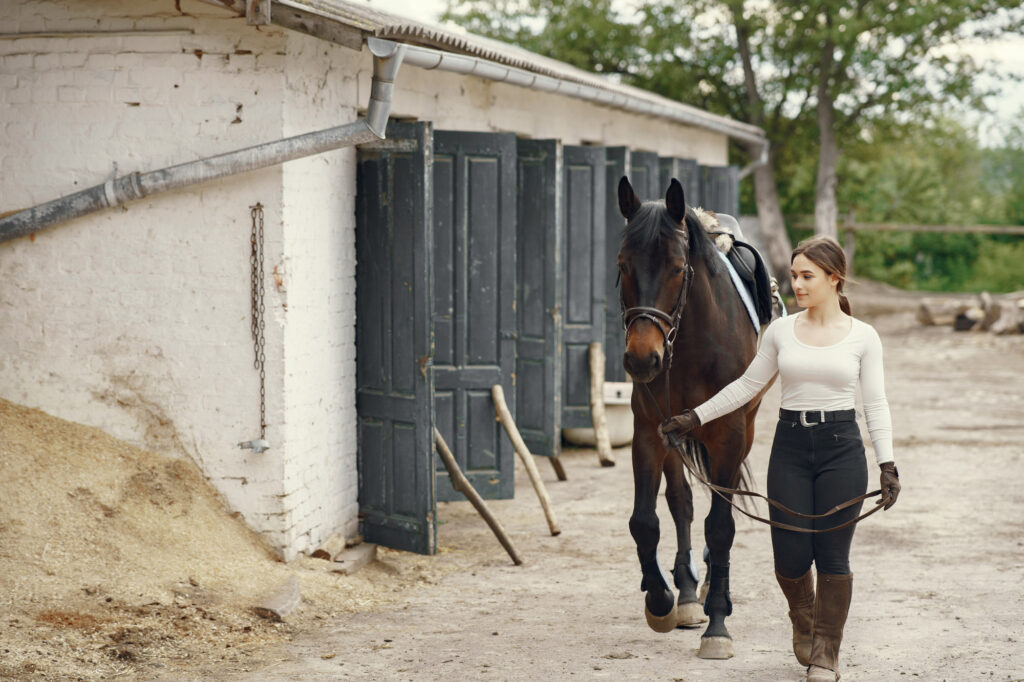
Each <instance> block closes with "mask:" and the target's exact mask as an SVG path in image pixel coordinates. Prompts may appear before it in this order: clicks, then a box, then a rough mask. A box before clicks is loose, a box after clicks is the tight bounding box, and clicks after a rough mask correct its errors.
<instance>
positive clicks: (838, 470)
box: [768, 420, 868, 578]
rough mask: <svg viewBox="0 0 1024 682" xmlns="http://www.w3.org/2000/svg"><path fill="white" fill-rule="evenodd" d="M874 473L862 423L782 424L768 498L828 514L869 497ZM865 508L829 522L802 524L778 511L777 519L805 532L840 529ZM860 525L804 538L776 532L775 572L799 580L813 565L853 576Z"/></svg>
mask: <svg viewBox="0 0 1024 682" xmlns="http://www.w3.org/2000/svg"><path fill="white" fill-rule="evenodd" d="M867 485H868V470H867V463H866V462H865V458H864V441H863V440H862V439H861V435H860V429H858V428H857V423H856V422H852V421H848V422H829V423H825V424H814V425H811V426H803V425H801V424H799V423H797V422H789V421H782V420H780V421H779V423H778V426H777V427H776V428H775V441H774V442H773V443H772V455H771V459H770V460H769V462H768V497H770V498H772V499H773V500H777V501H779V502H780V503H782V504H784V505H786V506H787V507H789V508H790V509H792V510H794V511H798V512H800V513H802V514H823V513H825V512H827V511H828V510H830V509H832V508H833V507H835V506H836V505H838V504H842V503H843V502H846V501H847V500H851V499H853V498H855V497H858V496H860V495H863V494H864V492H865V491H866V490H867ZM860 508H861V504H856V505H854V506H852V507H849V508H847V509H844V510H842V511H841V512H838V513H836V514H833V515H831V516H828V517H826V518H823V519H801V518H799V517H796V516H793V515H791V514H787V513H785V512H782V511H779V510H777V509H775V508H774V507H772V508H771V509H770V511H771V519H772V520H773V521H779V522H782V523H788V524H790V525H792V526H797V527H800V528H815V529H820V528H834V527H835V526H838V525H840V524H841V523H843V522H845V521H849V520H850V519H853V518H856V516H857V515H858V514H859V513H860ZM856 527H857V526H856V524H854V525H852V526H850V527H848V528H844V529H842V530H837V531H834V532H832V533H798V532H796V531H791V530H783V529H781V528H774V527H773V528H772V550H773V553H774V555H775V570H776V571H778V572H779V573H780V574H781V575H782V576H784V577H786V578H799V577H801V576H802V575H804V574H805V573H807V571H808V570H809V569H810V568H811V563H812V562H813V563H814V564H815V566H816V567H817V569H818V572H819V573H829V574H833V575H846V574H848V573H849V572H850V545H851V544H852V543H853V531H854V529H856Z"/></svg>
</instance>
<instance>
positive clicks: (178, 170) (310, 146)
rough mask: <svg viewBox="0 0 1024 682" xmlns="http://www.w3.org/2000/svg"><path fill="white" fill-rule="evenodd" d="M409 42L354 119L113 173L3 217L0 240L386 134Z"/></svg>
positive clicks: (384, 65) (381, 66)
mask: <svg viewBox="0 0 1024 682" xmlns="http://www.w3.org/2000/svg"><path fill="white" fill-rule="evenodd" d="M404 53H405V47H404V46H399V47H398V49H396V50H392V51H391V52H390V54H388V55H387V56H375V57H374V60H373V81H372V84H371V87H370V100H369V103H368V105H367V113H366V116H365V117H364V118H360V119H358V120H356V121H353V122H352V123H346V124H344V125H340V126H337V127H335V128H328V129H326V130H319V131H316V132H312V133H305V134H303V135H296V136H294V137H288V138H284V139H282V140H275V141H273V142H267V143H264V144H259V145H255V146H253V147H248V148H246V149H240V150H237V151H233V152H227V153H225V154H219V155H217V156H211V157H207V158H204V159H198V160H196V161H189V162H187V163H182V164H178V165H177V166H171V167H169V168H163V169H160V170H155V171H150V172H147V173H138V172H135V173H129V174H128V175H124V176H121V177H117V178H111V179H110V180H108V181H107V182H105V183H103V184H102V185H96V186H94V187H90V188H88V189H84V190H82V191H80V192H76V193H74V194H69V195H67V196H64V197H61V198H59V199H54V200H53V201H48V202H46V203H43V204H39V205H38V206H33V207H32V208H29V209H26V210H24V211H18V212H16V213H13V214H11V215H8V216H4V217H0V242H5V241H9V240H11V239H17V238H18V237H24V236H25V235H28V234H31V233H33V232H37V231H39V230H42V229H43V228H46V227H49V226H51V225H56V224H57V223H62V222H65V221H67V220H71V219H72V218H77V217H80V216H83V215H88V214H89V213H95V212H96V211H101V210H103V209H105V208H113V207H114V206H118V205H120V204H123V203H125V202H127V201H131V200H134V199H141V198H143V197H147V196H151V195H153V194H159V193H160V192H167V191H170V190H173V189H180V188H182V187H188V186H189V185H194V184H198V183H201V182H206V181H208V180H216V179H218V178H223V177H226V176H229V175H236V174H238V173H244V172H246V171H250V170H256V169H259V168H266V167H268V166H274V165H277V164H279V163H284V162H285V161H291V160H293V159H298V158H302V157H305V156H311V155H313V154H320V153H322V152H327V151H331V150H334V149H340V148H342V147H351V146H353V145H357V144H361V143H363V142H370V141H371V140H376V139H384V130H385V128H386V126H387V122H388V117H389V115H390V111H391V96H392V94H393V92H394V81H395V76H396V75H397V74H398V69H399V67H400V66H401V64H402V58H403V55H404Z"/></svg>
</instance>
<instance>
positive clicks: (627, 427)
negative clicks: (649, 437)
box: [562, 381, 633, 448]
mask: <svg viewBox="0 0 1024 682" xmlns="http://www.w3.org/2000/svg"><path fill="white" fill-rule="evenodd" d="M632 396H633V384H632V382H629V381H606V382H604V416H605V421H606V422H607V423H608V440H610V441H611V443H612V447H613V448H618V447H622V446H623V445H627V444H629V443H630V442H631V441H632V440H633V409H632V408H631V407H630V405H629V403H630V399H631V398H632ZM562 438H564V439H565V440H566V441H567V442H569V443H572V444H573V445H588V446H590V447H594V446H595V445H597V437H596V436H595V435H594V429H593V427H590V428H580V429H562Z"/></svg>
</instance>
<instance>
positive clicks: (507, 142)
mask: <svg viewBox="0 0 1024 682" xmlns="http://www.w3.org/2000/svg"><path fill="white" fill-rule="evenodd" d="M433 207H434V245H433V251H434V254H433V255H434V268H435V277H434V291H433V311H432V314H433V320H434V334H435V337H434V349H435V352H434V410H435V420H436V423H437V428H438V430H439V431H440V432H441V435H442V436H443V437H444V439H445V441H446V442H447V443H448V446H449V447H450V448H451V450H452V453H453V454H454V455H455V459H456V461H457V462H458V464H459V467H460V468H461V469H462V471H463V473H465V474H466V478H468V479H469V481H470V483H471V484H472V485H473V487H474V488H475V489H476V490H477V492H478V493H480V495H481V497H485V498H510V497H512V494H513V489H514V479H513V475H514V469H513V455H514V450H513V449H512V445H511V443H510V441H509V439H508V437H507V436H506V435H505V434H504V432H503V430H502V427H501V425H500V424H499V423H498V422H497V421H496V420H495V418H494V403H493V400H492V398H491V387H492V386H493V385H495V384H501V386H502V388H503V390H504V392H505V400H506V401H507V402H508V406H509V410H510V411H512V414H513V415H515V410H516V395H515V389H514V386H513V384H512V382H513V373H514V371H515V352H516V348H515V346H516V341H515V337H516V311H515V295H516V291H515V287H516V139H515V136H514V135H512V134H511V133H465V132H449V131H437V132H435V133H434V159H433ZM435 473H436V485H437V499H438V500H453V499H462V495H461V493H458V492H456V491H455V490H454V488H453V487H452V485H451V481H450V480H449V477H448V472H447V470H446V469H445V468H444V464H443V463H442V462H441V459H440V457H437V458H436V463H435Z"/></svg>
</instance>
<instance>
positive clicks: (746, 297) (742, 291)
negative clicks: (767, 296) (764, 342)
mask: <svg viewBox="0 0 1024 682" xmlns="http://www.w3.org/2000/svg"><path fill="white" fill-rule="evenodd" d="M715 253H716V254H718V257H719V258H721V259H722V262H723V263H725V267H726V268H727V269H728V270H729V277H730V279H732V284H733V286H734V287H736V292H737V293H738V294H739V295H740V300H741V301H743V307H744V308H746V309H747V315H749V316H750V322H751V324H753V325H754V332H755V333H757V334H758V335H760V334H761V322H760V320H759V319H758V317H757V309H756V308H755V307H754V299H753V298H751V297H750V292H749V291H747V287H746V286H745V285H744V284H743V280H742V279H741V278H740V275H739V273H738V272H736V268H734V267H733V266H732V263H730V262H729V259H728V258H727V257H726V256H725V254H724V253H722V252H721V251H719V250H718V249H715Z"/></svg>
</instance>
